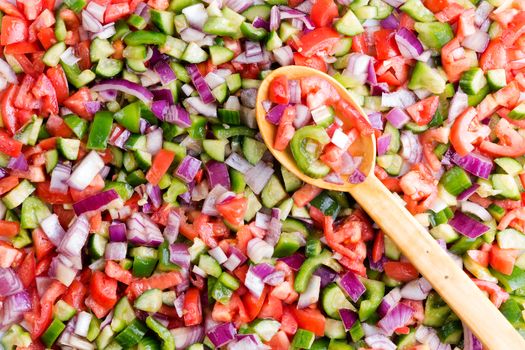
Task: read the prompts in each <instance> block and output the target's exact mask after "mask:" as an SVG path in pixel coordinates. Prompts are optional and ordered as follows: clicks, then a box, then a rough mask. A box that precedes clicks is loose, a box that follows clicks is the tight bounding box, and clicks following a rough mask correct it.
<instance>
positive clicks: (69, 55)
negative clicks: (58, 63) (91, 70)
mask: <svg viewBox="0 0 525 350" xmlns="http://www.w3.org/2000/svg"><path fill="white" fill-rule="evenodd" d="M60 59H61V60H62V62H64V63H65V64H67V65H68V66H72V65H74V64H75V63H77V62H78V61H80V58H78V57H76V56H75V53H74V52H73V48H72V47H68V48H67V50H66V51H64V52H62V54H61V55H60Z"/></svg>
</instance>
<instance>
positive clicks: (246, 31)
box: [241, 22, 268, 41]
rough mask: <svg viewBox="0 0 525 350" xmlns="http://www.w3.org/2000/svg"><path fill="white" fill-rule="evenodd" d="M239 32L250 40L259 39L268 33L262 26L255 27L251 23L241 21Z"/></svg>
mask: <svg viewBox="0 0 525 350" xmlns="http://www.w3.org/2000/svg"><path fill="white" fill-rule="evenodd" d="M241 33H242V34H243V35H244V36H245V37H247V38H248V39H250V40H253V41H261V40H263V39H264V38H266V36H267V35H268V32H267V31H266V30H265V29H264V28H255V27H254V26H253V24H251V23H248V22H242V24H241Z"/></svg>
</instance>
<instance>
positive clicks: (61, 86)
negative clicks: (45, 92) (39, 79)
mask: <svg viewBox="0 0 525 350" xmlns="http://www.w3.org/2000/svg"><path fill="white" fill-rule="evenodd" d="M46 75H47V77H48V78H49V80H50V81H51V84H52V85H53V87H54V88H55V93H56V96H57V100H58V103H63V102H64V101H65V100H66V99H67V98H68V96H69V87H68V84H67V79H66V74H65V73H64V70H63V69H62V67H61V66H60V65H57V66H56V67H50V68H48V70H47V72H46Z"/></svg>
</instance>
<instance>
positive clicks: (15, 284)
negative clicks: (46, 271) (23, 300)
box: [0, 267, 24, 297]
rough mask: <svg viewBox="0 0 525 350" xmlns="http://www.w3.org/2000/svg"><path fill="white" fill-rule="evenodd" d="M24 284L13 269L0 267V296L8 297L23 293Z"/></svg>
mask: <svg viewBox="0 0 525 350" xmlns="http://www.w3.org/2000/svg"><path fill="white" fill-rule="evenodd" d="M23 288H24V287H23V286H22V282H21V281H20V279H19V278H18V276H17V275H16V273H15V272H14V271H13V269H11V268H3V267H0V296H2V297H7V296H10V295H13V294H16V293H20V292H22V291H23Z"/></svg>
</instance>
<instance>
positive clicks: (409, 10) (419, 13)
mask: <svg viewBox="0 0 525 350" xmlns="http://www.w3.org/2000/svg"><path fill="white" fill-rule="evenodd" d="M400 9H401V11H403V12H405V13H406V14H407V15H409V16H410V17H412V18H413V19H415V20H416V21H417V22H432V21H434V20H435V17H434V14H433V13H432V12H431V11H430V10H429V9H427V8H426V7H425V5H423V3H422V2H421V0H408V1H407V2H405V3H404V4H403V5H402V6H401V7H400Z"/></svg>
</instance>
